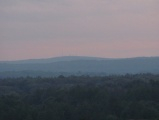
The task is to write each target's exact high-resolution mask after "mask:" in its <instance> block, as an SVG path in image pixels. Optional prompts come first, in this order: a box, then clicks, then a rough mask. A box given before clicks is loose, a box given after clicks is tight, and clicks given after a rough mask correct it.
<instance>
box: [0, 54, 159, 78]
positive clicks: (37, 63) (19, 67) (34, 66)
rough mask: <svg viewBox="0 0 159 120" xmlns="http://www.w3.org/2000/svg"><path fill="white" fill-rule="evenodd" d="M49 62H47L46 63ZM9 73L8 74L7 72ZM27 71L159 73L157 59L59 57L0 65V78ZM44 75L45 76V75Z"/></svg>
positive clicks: (40, 73)
mask: <svg viewBox="0 0 159 120" xmlns="http://www.w3.org/2000/svg"><path fill="white" fill-rule="evenodd" d="M48 61H49V62H48ZM8 71H9V72H8ZM26 71H27V75H31V76H32V75H33V73H35V75H36V76H45V75H46V74H47V75H46V76H49V75H51V74H55V73H56V74H62V73H67V74H77V73H80V74H89V75H90V74H92V75H93V74H94V75H96V74H101V73H103V74H105V75H107V74H126V73H131V74H136V73H154V74H156V73H159V57H139V58H125V59H104V58H96V57H59V58H52V59H40V60H24V61H14V62H11V61H10V62H1V63H0V76H1V77H3V76H5V75H9V74H10V75H11V74H12V75H13V73H17V72H18V73H20V72H21V73H22V72H23V74H24V73H25V72H26ZM45 73H46V74H45ZM51 76H52V75H51Z"/></svg>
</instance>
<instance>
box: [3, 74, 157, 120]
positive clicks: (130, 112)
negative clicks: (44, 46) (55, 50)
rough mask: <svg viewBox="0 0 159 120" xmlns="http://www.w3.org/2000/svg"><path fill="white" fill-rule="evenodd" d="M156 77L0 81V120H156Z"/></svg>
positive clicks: (127, 76) (27, 78) (121, 76)
mask: <svg viewBox="0 0 159 120" xmlns="http://www.w3.org/2000/svg"><path fill="white" fill-rule="evenodd" d="M158 94H159V75H153V74H135V75H131V74H126V75H110V76H103V77H101V76H94V77H90V76H69V77H65V76H62V75H60V76H58V77H54V78H51V77H50V78H48V77H47V78H42V77H34V78H33V77H19V78H4V79H0V120H127V119H134V120H137V119H138V120H139V119H146V120H152V119H154V120H157V119H159V95H158Z"/></svg>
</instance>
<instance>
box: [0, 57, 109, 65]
mask: <svg viewBox="0 0 159 120" xmlns="http://www.w3.org/2000/svg"><path fill="white" fill-rule="evenodd" d="M107 59H111V58H100V57H87V56H61V57H53V58H44V59H27V60H17V61H0V63H11V64H28V63H34V64H35V63H52V62H60V61H74V60H107Z"/></svg>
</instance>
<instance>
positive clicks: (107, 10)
mask: <svg viewBox="0 0 159 120" xmlns="http://www.w3.org/2000/svg"><path fill="white" fill-rule="evenodd" d="M158 13H159V1H158V0H105V1H104V0H98V1H96V0H61V1H58V0H55V1H52V0H45V1H38V0H35V1H32V0H16V1H12V0H7V1H3V0H2V1H0V15H1V20H0V60H18V59H33V58H48V57H56V56H68V55H71V56H72V55H78V56H97V57H106V58H123V57H124V58H127V57H137V56H159V47H158V46H159V14H158Z"/></svg>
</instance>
